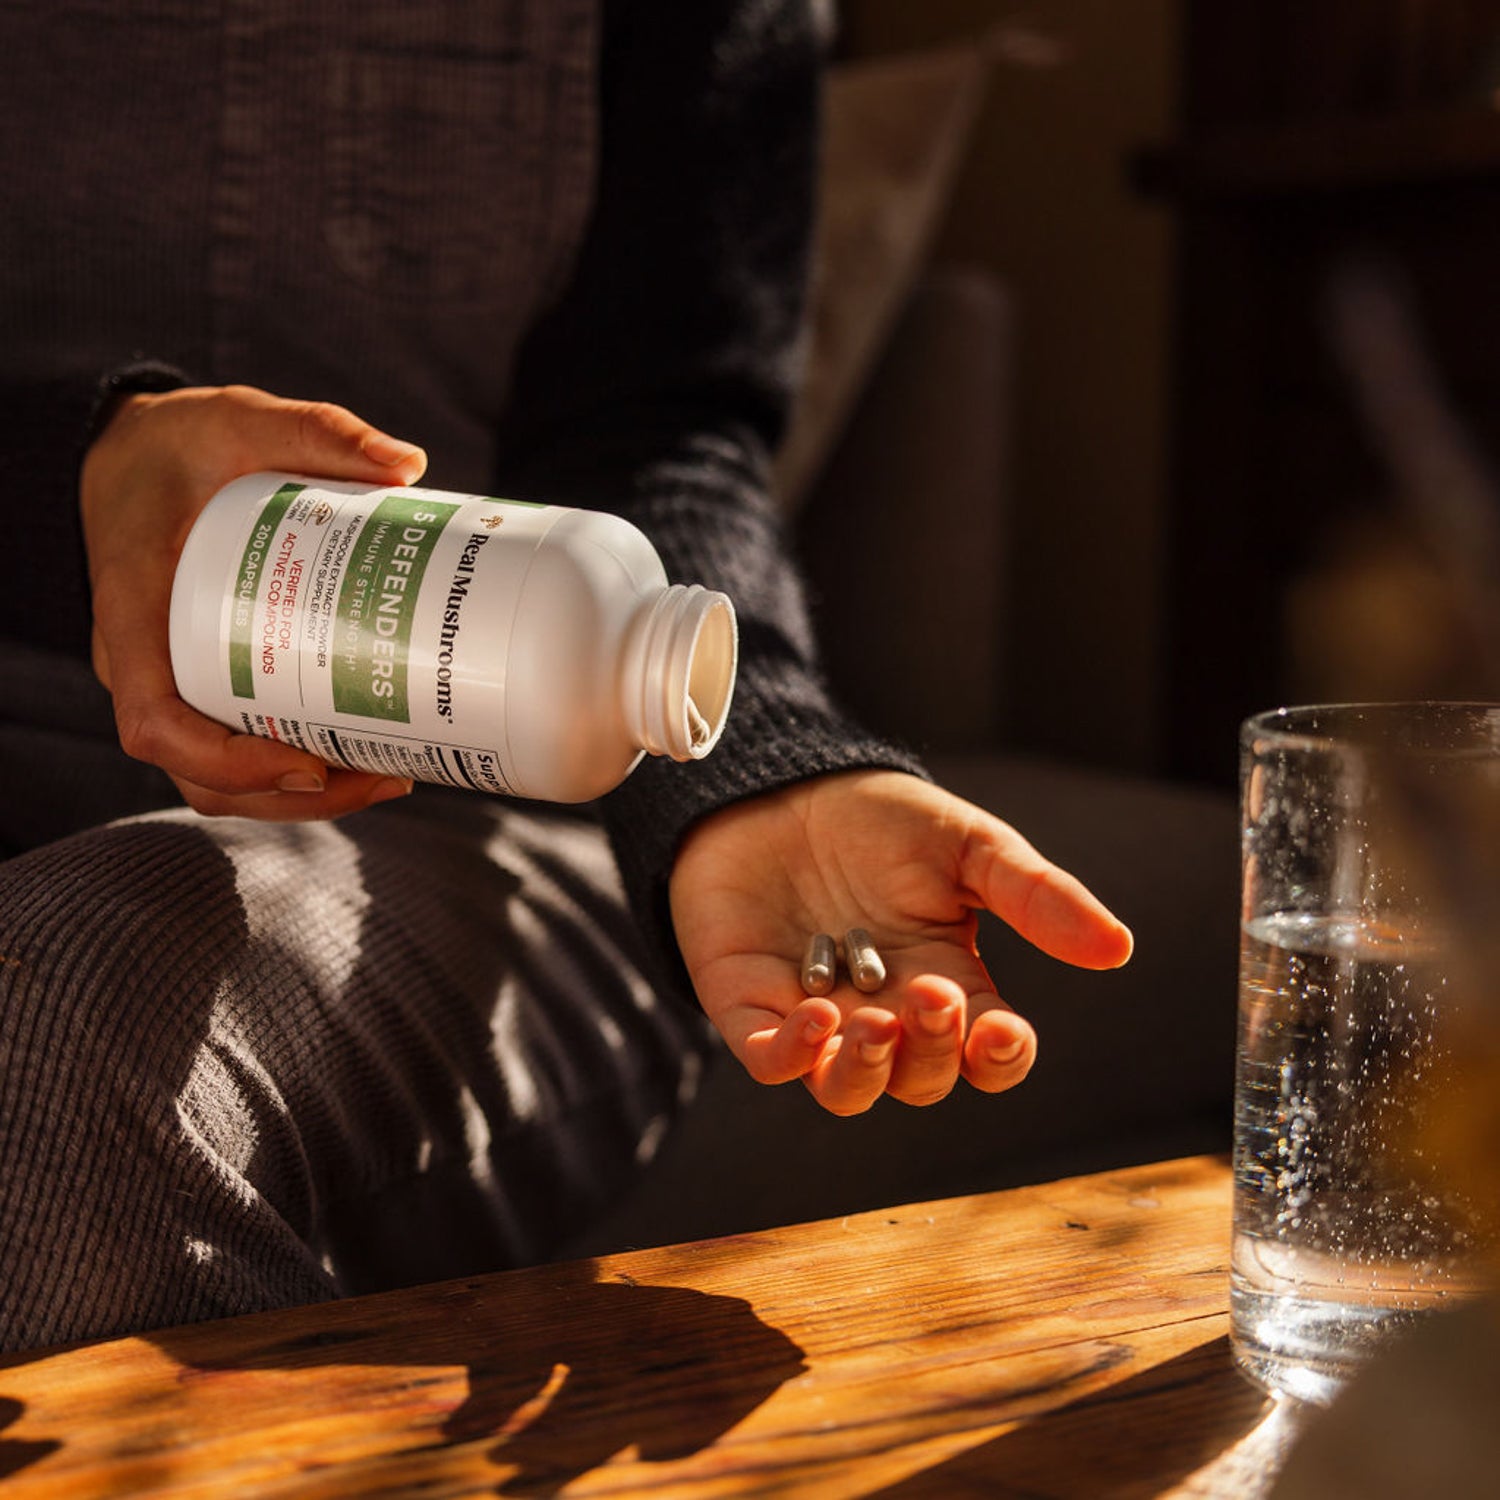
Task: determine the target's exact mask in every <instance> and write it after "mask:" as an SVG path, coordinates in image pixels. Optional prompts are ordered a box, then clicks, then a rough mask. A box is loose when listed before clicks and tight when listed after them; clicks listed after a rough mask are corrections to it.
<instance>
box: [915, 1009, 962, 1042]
mask: <svg viewBox="0 0 1500 1500" xmlns="http://www.w3.org/2000/svg"><path fill="white" fill-rule="evenodd" d="M955 1014H956V1012H955V1010H954V1007H953V1006H952V1005H950V1004H949V1003H948V1002H947V1001H946V1000H945V1001H943V1002H942V1003H941V1004H939V1005H919V1006H918V1007H917V1025H918V1026H920V1027H921V1028H922V1030H923V1031H925V1032H926V1033H927V1034H928V1035H929V1036H942V1035H943V1033H944V1032H947V1031H952V1030H953V1018H954V1015H955Z"/></svg>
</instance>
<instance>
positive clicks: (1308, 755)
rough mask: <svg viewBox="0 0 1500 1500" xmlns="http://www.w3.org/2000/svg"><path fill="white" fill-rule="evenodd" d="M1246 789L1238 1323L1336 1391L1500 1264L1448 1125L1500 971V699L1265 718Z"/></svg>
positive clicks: (1276, 1355)
mask: <svg viewBox="0 0 1500 1500" xmlns="http://www.w3.org/2000/svg"><path fill="white" fill-rule="evenodd" d="M1240 790H1241V804H1242V814H1243V816H1242V830H1243V843H1242V871H1243V903H1242V909H1241V925H1240V931H1241V939H1240V943H1241V946H1240V986H1239V1042H1238V1050H1237V1054H1236V1081H1235V1083H1236V1086H1235V1120H1234V1244H1233V1252H1232V1260H1231V1272H1230V1276H1231V1281H1230V1313H1231V1339H1232V1343H1233V1347H1234V1352H1235V1358H1236V1360H1237V1361H1238V1363H1239V1365H1240V1367H1241V1368H1242V1369H1243V1370H1244V1371H1245V1372H1246V1373H1247V1374H1248V1375H1250V1377H1251V1378H1252V1379H1254V1380H1256V1381H1257V1382H1258V1383H1260V1384H1261V1385H1262V1386H1264V1387H1266V1388H1267V1389H1268V1390H1271V1391H1274V1392H1277V1393H1279V1394H1287V1395H1292V1396H1296V1397H1299V1398H1301V1399H1304V1400H1312V1401H1320V1402H1321V1401H1326V1400H1328V1399H1329V1398H1330V1397H1331V1396H1332V1394H1333V1393H1334V1392H1335V1391H1336V1390H1337V1389H1338V1387H1339V1385H1340V1384H1341V1383H1342V1382H1343V1380H1344V1379H1345V1378H1346V1376H1347V1375H1348V1374H1349V1373H1350V1371H1351V1370H1352V1368H1353V1367H1354V1365H1355V1364H1356V1363H1357V1362H1359V1361H1360V1360H1361V1359H1363V1358H1364V1357H1365V1356H1366V1355H1367V1354H1368V1353H1369V1352H1370V1351H1371V1350H1373V1349H1375V1348H1377V1347H1378V1346H1379V1345H1380V1344H1382V1343H1383V1342H1384V1341H1385V1340H1387V1339H1388V1338H1389V1337H1390V1336H1391V1334H1392V1333H1393V1332H1395V1331H1397V1330H1398V1329H1399V1328H1401V1327H1402V1326H1403V1325H1405V1324H1409V1323H1411V1322H1412V1321H1414V1320H1415V1319H1417V1318H1420V1317H1422V1316H1423V1315H1424V1314H1425V1313H1426V1312H1428V1311H1430V1310H1431V1309H1433V1308H1435V1307H1438V1306H1441V1305H1443V1303H1444V1302H1445V1300H1446V1299H1449V1298H1451V1297H1453V1296H1455V1295H1457V1294H1461V1293H1464V1292H1467V1291H1470V1290H1472V1289H1474V1288H1475V1286H1476V1285H1477V1279H1478V1276H1479V1274H1480V1267H1481V1265H1482V1262H1483V1257H1482V1252H1483V1250H1484V1248H1485V1247H1484V1245H1483V1243H1482V1242H1483V1240H1484V1238H1485V1233H1484V1230H1483V1228H1482V1224H1483V1223H1484V1222H1485V1214H1484V1213H1481V1212H1480V1211H1479V1210H1480V1207H1481V1206H1480V1205H1477V1204H1476V1203H1474V1202H1473V1201H1470V1198H1469V1195H1468V1194H1467V1192H1466V1188H1465V1184H1464V1181H1463V1179H1462V1177H1461V1176H1455V1174H1453V1173H1452V1172H1451V1171H1448V1170H1446V1169H1445V1162H1444V1160H1443V1151H1442V1149H1441V1146H1440V1144H1439V1143H1440V1142H1441V1141H1442V1140H1443V1139H1444V1138H1445V1137H1444V1132H1443V1128H1442V1127H1443V1118H1444V1109H1445V1107H1446V1105H1447V1102H1448V1101H1451V1099H1452V1098H1453V1097H1454V1096H1455V1094H1456V1092H1457V1091H1458V1088H1459V1082H1460V1079H1459V1073H1460V1058H1459V1052H1460V1050H1461V1049H1460V1048H1459V1047H1458V1046H1457V1045H1456V1041H1455V1039H1456V1037H1458V1036H1459V1035H1460V1034H1461V1027H1459V1026H1458V1025H1456V1024H1455V1019H1456V1017H1457V1016H1458V1014H1459V1012H1460V1011H1461V1009H1462V1007H1463V1006H1464V1004H1465V1003H1466V1000H1468V999H1472V997H1473V992H1474V987H1475V985H1476V984H1477V983H1480V982H1482V980H1481V979H1480V976H1479V975H1478V974H1477V973H1476V970H1475V967H1474V965H1473V964H1472V963H1470V962H1469V958H1470V953H1469V945H1467V944H1466V943H1465V942H1464V941H1463V940H1462V934H1463V932H1464V921H1465V916H1464V913H1463V910H1462V909H1463V906H1464V903H1465V900H1466V899H1467V897H1469V896H1471V895H1472V894H1473V893H1472V892H1469V891H1466V890H1465V888H1464V883H1463V876H1462V872H1463V869H1464V864H1465V861H1464V859H1463V847H1462V846H1463V842H1464V840H1465V839H1466V838H1467V837H1469V836H1470V830H1471V829H1472V828H1473V827H1476V826H1479V827H1492V826H1493V823H1494V819H1493V811H1494V808H1495V806H1496V803H1497V799H1500V708H1496V707H1493V706H1490V705H1485V704H1439V703H1430V704H1373V705H1339V706H1328V707H1307V708H1289V709H1279V710H1276V711H1275V712H1271V713H1265V714H1260V715H1257V716H1256V717H1254V718H1252V719H1249V720H1248V721H1247V722H1246V723H1245V725H1244V727H1243V730H1242V733H1241V740H1240ZM1491 916H1492V918H1493V920H1494V921H1500V912H1495V913H1492V914H1491Z"/></svg>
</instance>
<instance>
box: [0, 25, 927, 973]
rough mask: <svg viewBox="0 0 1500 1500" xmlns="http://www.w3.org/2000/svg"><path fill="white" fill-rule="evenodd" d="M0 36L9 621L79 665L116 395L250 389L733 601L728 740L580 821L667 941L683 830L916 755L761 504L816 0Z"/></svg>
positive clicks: (803, 246) (788, 351)
mask: <svg viewBox="0 0 1500 1500" xmlns="http://www.w3.org/2000/svg"><path fill="white" fill-rule="evenodd" d="M0 44H3V45H4V47H5V49H6V53H7V55H8V56H9V57H11V58H12V59H24V60H25V63H24V66H21V67H18V68H16V69H15V70H14V71H13V72H12V75H11V77H10V80H9V81H8V84H7V88H6V90H5V91H3V92H0V152H3V153H4V170H5V182H6V185H7V186H6V211H5V213H4V215H3V216H0V441H3V444H4V450H5V455H6V462H7V468H8V476H9V481H10V488H9V494H10V500H9V505H10V509H11V514H12V516H13V518H15V519H16V520H17V521H23V524H24V526H25V528H26V532H25V535H26V544H25V545H26V553H27V558H28V560H29V562H30V563H31V564H32V565H30V566H27V567H24V568H13V569H11V570H9V571H10V573H11V577H10V582H9V585H8V587H7V589H6V590H5V591H4V592H3V594H0V635H3V636H4V637H6V638H9V639H13V640H17V641H23V642H26V643H28V644H32V645H38V646H42V647H45V648H52V649H62V650H66V651H69V652H74V653H82V652H84V651H86V649H87V637H88V603H87V584H86V578H85V573H84V567H83V551H82V541H81V537H80V534H79V530H78V524H77V519H76V514H77V512H76V489H77V466H78V460H79V456H80V453H81V451H82V449H83V447H84V445H85V444H86V442H87V434H88V432H89V430H90V422H91V419H92V416H93V414H94V412H95V411H96V408H97V404H98V402H99V401H100V399H101V394H102V393H103V394H107V393H108V391H109V390H110V389H111V381H114V382H119V381H120V380H121V379H122V378H123V380H124V382H125V385H126V387H127V388H129V386H130V385H131V384H132V383H133V382H135V381H136V380H138V379H139V380H143V382H144V383H146V384H159V383H161V382H163V381H169V380H171V379H174V378H180V379H181V380H182V381H184V382H189V383H203V384H221V383H228V382H237V381H238V382H246V383H250V384H256V385H261V386H263V387H265V388H267V389H270V390H272V391H274V392H276V393H277V394H281V395H287V396H298V397H316V398H321V399H329V400H335V401H340V402H342V403H344V404H345V405H348V406H350V407H351V408H352V409H353V410H355V411H357V412H358V413H359V414H360V415H361V416H364V417H366V418H368V419H369V420H371V421H374V422H376V423H377V424H379V425H381V426H383V427H385V428H386V429H387V430H389V431H392V432H394V433H396V434H397V435H399V436H402V437H406V438H409V439H411V440H412V441H415V442H418V443H421V444H422V445H423V446H424V447H426V448H427V450H428V452H429V455H430V456H431V459H432V465H431V468H430V470H429V473H428V476H427V479H426V481H424V482H426V483H428V484H431V485H434V486H438V487H447V488H453V489H461V490H470V491H479V492H490V493H499V494H509V495H513V496H517V497H527V498H536V499H547V500H551V501H554V502H558V503H572V504H581V505H588V506H595V507H599V508H607V509H611V510H614V511H617V512H619V513H621V514H623V515H625V516H627V517H628V518H629V519H630V520H632V521H634V522H635V523H636V524H637V525H638V526H640V527H641V528H642V529H643V530H644V531H645V532H646V533H647V535H648V536H650V537H651V539H652V540H653V541H654V543H655V544H656V546H657V549H658V550H659V552H660V553H661V555H662V558H663V561H664V562H665V564H666V567H667V571H668V573H669V575H670V576H671V577H672V578H674V579H677V580H682V581H691V582H698V583H703V584H707V585H709V586H711V587H715V588H720V589H723V590H724V591H725V592H727V593H728V594H729V595H730V596H731V597H732V598H733V600H734V601H735V604H736V607H737V610H738V613H739V618H740V625H741V631H742V641H741V652H742V657H741V674H740V680H739V685H738V689H737V692H736V697H735V702H734V708H733V711H732V713H731V716H730V720H729V725H728V728H727V730H726V732H725V735H724V738H723V740H722V741H721V743H720V745H719V747H718V748H717V749H716V751H715V752H714V754H713V755H712V756H711V757H709V759H708V760H707V761H705V762H702V763H698V764H693V765H688V766H680V765H674V764H671V763H668V762H663V761H650V762H648V763H646V764H644V765H642V766H641V767H640V769H639V770H638V771H637V772H636V773H635V774H634V775H633V776H632V777H631V778H630V779H629V781H628V782H627V783H626V784H625V786H624V787H623V788H621V789H620V790H619V791H618V792H616V793H614V794H612V795H611V796H610V797H608V798H607V799H605V802H604V804H603V814H604V817H605V819H606V822H607V824H608V827H609V830H610V833H611V837H612V840H613V843H614V847H615V850H616V853H617V857H618V860H619V863H620V867H621V870H622V873H623V875H624V878H625V881H626V886H627V890H628V891H629V893H630V898H631V900H632V902H633V904H634V905H635V907H636V910H637V912H638V914H639V915H640V917H641V919H642V921H643V922H644V923H645V924H646V926H647V931H648V934H649V935H650V937H651V938H652V939H653V941H654V943H655V945H656V946H657V951H658V952H659V953H662V954H666V953H670V952H671V951H672V950H673V945H672V943H671V939H670V927H669V925H668V919H667V914H666V908H665V890H666V879H667V875H668V873H669V870H670V866H671V861H672V857H673V854H674V851H675V849H676V847H677V845H678V842H679V841H680V839H681V836H682V834H683V831H684V830H685V829H686V827H687V826H688V825H689V824H690V823H691V822H693V821H694V820H695V819H697V818H699V817H700V816H702V815H703V814H705V813H706V812H708V811H711V810H713V809H715V808H718V807H721V806H723V805H725V804H726V803H728V802H730V801H733V800H736V799H739V798H743V797H746V796H749V795H752V794H754V793H757V792H761V791H764V790H767V789H770V788H773V787H776V786H780V785H784V784H786V783H788V782H791V781H794V780H797V779H800V778H803V777H806V776H809V775H813V774H817V773H820V772H825V771H832V770H837V769H846V768H853V767H858V766H870V765H881V766H898V767H905V768H910V769H916V766H915V765H914V763H913V762H912V761H911V760H910V758H909V757H908V756H907V755H906V754H905V753H904V752H902V751H901V750H899V749H897V748H896V747H893V746H891V745H889V744H886V743H884V742H882V741H880V740H878V739H875V738H873V737H871V736H870V735H868V734H866V733H865V732H863V731H862V730H861V729H860V728H859V727H857V726H856V725H854V724H851V723H850V722H849V721H848V720H846V719H845V718H844V717H843V716H842V715H841V714H840V713H839V711H838V710H837V709H836V708H835V707H834V705H833V704H832V702H831V701H830V698H829V696H828V693H827V691H826V689H825V685H824V683H823V682H822V680H821V677H820V675H819V671H818V667H817V663H816V656H815V651H814V646H813V642H812V639H811V635H810V630H809V625H808V620H807V616H806V612H805V609H804V605H803V600H802V597H801V591H800V586H799V584H798V581H797V578H796V576H795V573H794V570H793V569H792V568H791V566H790V565H789V563H788V561H787V557H786V554H785V550H784V546H783V538H782V536H781V526H780V520H779V517H778V514H777V512H776V510H775V508H774V505H773V504H772V502H771V499H770V497H769V495H768V469H769V464H768V459H769V454H770V452H771V450H772V449H773V447H774V445H775V443H776V441H777V440H778V437H779V435H780V432H781V429H782V425H783V422H784V418H785V413H786V409H787V405H788V402H789V400H790V397H791V392H792V388H793V384H794V377H795V373H796V366H797V359H798V350H799V343H800V337H801V323H802V298H803V283H804V271H805V262H806V255H807V247H808V229H809V221H810V218H811V212H812V191H813V187H812V185H813V180H814V166H815V160H814V158H815V151H814V142H815V138H816V131H815V124H816V100H817V73H818V63H819V37H818V35H817V31H816V27H815V25H814V23H813V20H812V17H811V14H810V7H809V5H808V4H806V3H800V0H690V3H682V4H675V5H674V4H665V3H662V0H607V3H603V4H601V3H599V0H496V3H494V4H491V5H487V6H481V5H475V4H472V3H467V4H466V3H460V0H424V3H423V4H421V5H413V4H411V3H410V0H357V3H356V0H343V3H327V4H322V5H318V6H304V5H302V4H300V3H298V0H262V3H260V4H254V5H250V4H237V5H229V6H224V7H206V6H205V7H199V6H197V5H193V4H183V3H181V0H120V3H118V4H115V5H112V6H110V7H108V8H107V10H104V11H101V8H100V7H98V6H97V5H93V4H88V3H84V0H49V3H48V4H47V5H45V6H28V7H7V8H5V9H4V10H3V11H0ZM143 369H144V370H145V371H146V373H145V374H144V376H142V375H141V374H140V372H141V371H142V370H143ZM164 371H167V372H180V373H179V374H177V375H173V374H164V373H163V372H164Z"/></svg>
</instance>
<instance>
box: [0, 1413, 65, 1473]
mask: <svg viewBox="0 0 1500 1500" xmlns="http://www.w3.org/2000/svg"><path fill="white" fill-rule="evenodd" d="M25 1410H26V1407H25V1405H24V1404H23V1403H22V1402H20V1401H17V1400H16V1399H15V1398H14V1397H11V1396H0V1427H9V1426H10V1425H11V1423H12V1422H14V1421H16V1420H17V1418H19V1417H20V1416H21V1415H22V1414H23V1413H24V1412H25ZM61 1447H62V1444H61V1443H60V1442H54V1441H52V1440H50V1439H40V1440H37V1441H30V1440H27V1439H23V1438H6V1437H0V1479H9V1478H10V1476H11V1475H12V1474H19V1473H20V1472H21V1470H22V1469H24V1468H27V1467H29V1466H30V1465H31V1464H34V1463H39V1462H40V1461H41V1460H42V1459H44V1458H46V1456H47V1455H48V1454H49V1453H55V1452H56V1451H57V1450H58V1449H59V1448H61Z"/></svg>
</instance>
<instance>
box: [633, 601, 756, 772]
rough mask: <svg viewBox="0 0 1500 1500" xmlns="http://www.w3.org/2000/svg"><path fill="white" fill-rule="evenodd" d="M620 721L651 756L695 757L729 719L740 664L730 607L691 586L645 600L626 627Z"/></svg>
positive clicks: (706, 749) (705, 750)
mask: <svg viewBox="0 0 1500 1500" xmlns="http://www.w3.org/2000/svg"><path fill="white" fill-rule="evenodd" d="M627 663H628V664H627V668H626V671H625V677H624V689H625V695H624V706H625V715H626V720H627V722H628V723H629V725H630V729H631V733H632V734H633V735H634V736H635V739H636V743H637V744H639V745H640V746H641V747H642V748H643V749H644V750H646V751H647V752H648V753H650V754H651V755H668V756H670V757H671V758H672V759H673V760H701V759H702V758H703V757H704V756H705V755H707V754H708V752H709V751H710V750H712V749H713V747H714V746H715V745H716V744H717V743H718V741H719V736H720V735H721V734H722V733H723V732H724V721H725V720H726V719H727V718H728V716H729V700H730V698H731V697H732V696H733V694H734V675H735V671H736V668H737V666H738V663H739V633H738V631H737V629H736V626H735V619H734V606H733V605H732V604H731V603H730V602H729V600H728V599H727V598H726V597H725V596H724V595H723V594H718V593H715V592H714V591H713V590H712V589H706V588H703V587H701V586H700V585H698V584H672V585H670V586H669V587H667V588H664V589H663V590H662V592H661V593H660V594H659V595H657V596H656V597H655V598H654V599H651V600H650V601H649V602H647V603H646V604H645V605H644V606H643V608H642V611H641V615H640V617H639V618H638V620H637V622H636V625H635V627H634V629H633V631H632V644H631V647H630V649H629V651H628V653H627Z"/></svg>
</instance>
